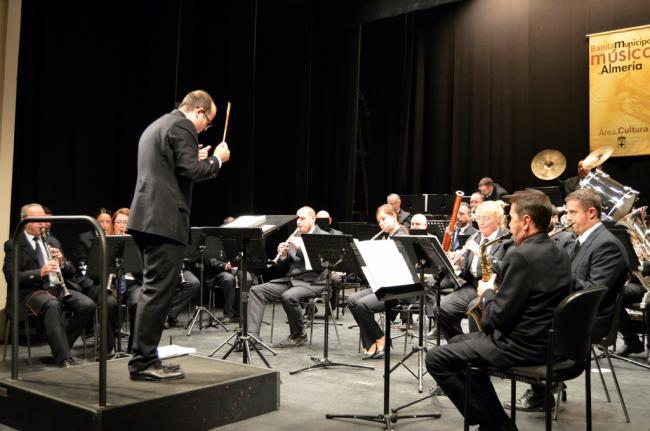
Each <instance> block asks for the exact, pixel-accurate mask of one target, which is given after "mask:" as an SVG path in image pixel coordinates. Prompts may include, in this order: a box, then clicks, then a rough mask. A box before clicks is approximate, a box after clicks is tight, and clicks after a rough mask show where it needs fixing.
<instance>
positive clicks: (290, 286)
mask: <svg viewBox="0 0 650 431" xmlns="http://www.w3.org/2000/svg"><path fill="white" fill-rule="evenodd" d="M324 290H325V286H324V285H320V284H314V283H309V282H306V281H302V280H295V279H291V280H288V281H281V279H280V280H275V281H270V282H268V283H263V284H258V285H257V286H253V287H252V288H251V290H250V296H249V299H248V320H247V322H248V331H249V332H250V333H251V334H253V335H255V336H258V337H259V335H260V327H261V326H262V319H263V318H264V307H265V306H266V304H267V303H268V302H271V301H280V302H281V303H282V308H284V311H285V313H287V320H288V321H289V331H290V333H291V335H292V336H297V335H300V334H302V332H303V331H304V327H305V325H304V322H303V319H302V314H303V311H302V307H300V301H303V300H306V299H309V298H316V297H319V296H321V295H322V294H323V291H324Z"/></svg>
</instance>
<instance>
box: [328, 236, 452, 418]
mask: <svg viewBox="0 0 650 431" xmlns="http://www.w3.org/2000/svg"><path fill="white" fill-rule="evenodd" d="M392 244H394V247H395V248H396V249H397V251H398V252H399V255H397V254H396V253H390V254H389V255H388V256H390V263H389V264H388V265H387V263H388V262H386V261H385V260H382V259H383V258H382V255H383V256H387V255H386V254H384V253H382V252H383V251H386V249H384V248H383V247H386V248H391V247H393V245H392ZM375 245H376V246H375ZM353 247H354V248H355V249H356V250H358V251H359V254H358V255H356V256H355V257H356V258H357V260H358V261H359V265H360V266H361V268H362V270H363V273H364V274H365V276H366V278H367V280H368V284H369V285H370V287H371V288H372V290H373V292H374V293H375V295H376V296H377V298H379V299H380V300H383V301H385V304H386V310H387V311H388V310H390V309H391V308H392V307H394V306H395V304H396V303H397V300H398V299H400V298H409V297H413V296H417V295H418V294H420V293H421V292H422V290H423V286H422V283H421V282H420V280H419V279H418V276H417V274H416V272H415V269H414V268H413V265H412V264H411V262H410V260H409V258H408V255H407V252H406V251H405V249H404V247H403V245H402V244H401V243H399V242H394V241H365V242H364V243H358V244H355V245H354V246H353ZM390 251H393V250H390ZM397 260H399V261H397ZM386 268H390V270H389V271H386ZM386 272H391V276H392V277H395V276H397V277H399V280H406V279H408V282H407V283H402V282H398V284H395V280H397V278H393V280H391V281H387V280H386V278H385V273H386ZM390 325H391V322H390V319H388V318H386V319H385V326H386V328H385V337H386V347H385V352H386V353H385V355H384V411H383V413H381V414H377V415H332V414H329V413H328V414H326V415H325V418H327V419H337V418H341V419H361V420H366V421H370V422H378V423H381V424H384V429H385V430H386V431H390V430H392V429H393V427H392V425H391V424H393V423H395V422H397V421H398V420H399V419H417V418H439V417H440V416H441V415H440V413H438V412H434V413H430V414H423V415H406V416H401V415H397V414H396V413H395V412H394V411H391V409H390Z"/></svg>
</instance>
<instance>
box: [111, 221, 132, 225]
mask: <svg viewBox="0 0 650 431" xmlns="http://www.w3.org/2000/svg"><path fill="white" fill-rule="evenodd" d="M113 223H114V224H120V225H126V224H129V222H128V221H127V220H116V221H115V222H113Z"/></svg>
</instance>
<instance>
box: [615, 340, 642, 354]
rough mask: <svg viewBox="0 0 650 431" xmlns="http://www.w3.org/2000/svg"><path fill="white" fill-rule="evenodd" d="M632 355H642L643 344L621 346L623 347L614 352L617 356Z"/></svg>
mask: <svg viewBox="0 0 650 431" xmlns="http://www.w3.org/2000/svg"><path fill="white" fill-rule="evenodd" d="M633 353H643V344H641V343H640V342H637V343H634V344H623V347H621V348H620V349H619V350H617V351H616V354H617V355H618V356H630V355H631V354H633Z"/></svg>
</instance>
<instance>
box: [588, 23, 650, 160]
mask: <svg viewBox="0 0 650 431" xmlns="http://www.w3.org/2000/svg"><path fill="white" fill-rule="evenodd" d="M605 145H609V146H614V147H615V148H616V149H615V151H614V154H613V155H614V156H638V155H644V154H650V26H643V27H635V28H628V29H622V30H616V31H612V32H607V33H598V34H592V35H589V148H590V150H591V151H593V150H595V149H597V148H600V147H602V146H605Z"/></svg>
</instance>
